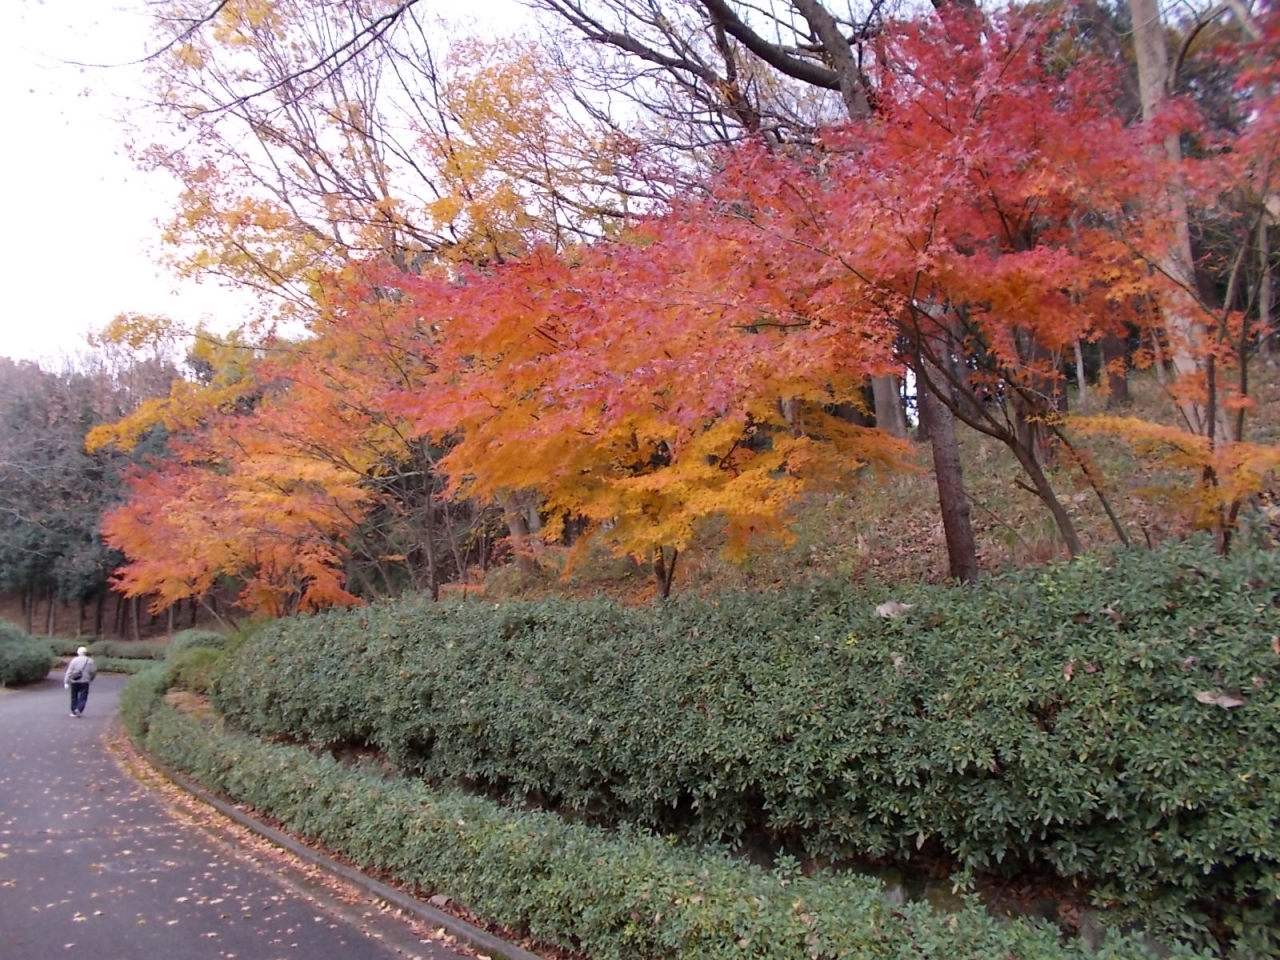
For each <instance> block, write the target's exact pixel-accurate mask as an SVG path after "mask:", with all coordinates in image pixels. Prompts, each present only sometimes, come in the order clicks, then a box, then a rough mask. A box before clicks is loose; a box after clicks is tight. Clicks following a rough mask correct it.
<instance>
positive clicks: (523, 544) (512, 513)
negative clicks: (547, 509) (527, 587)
mask: <svg viewBox="0 0 1280 960" xmlns="http://www.w3.org/2000/svg"><path fill="white" fill-rule="evenodd" d="M498 504H499V505H500V506H501V507H502V514H503V516H504V517H505V518H506V521H507V531H508V532H509V533H510V535H511V549H512V552H513V553H514V554H515V558H516V569H518V570H519V571H520V573H521V574H522V575H524V576H533V574H534V571H535V569H536V568H535V566H534V562H533V553H532V551H531V550H530V545H529V522H528V520H527V519H526V518H525V513H524V510H523V509H522V508H521V506H520V504H519V502H518V501H517V500H516V497H515V494H513V493H510V492H508V491H503V492H502V493H501V494H499V495H498Z"/></svg>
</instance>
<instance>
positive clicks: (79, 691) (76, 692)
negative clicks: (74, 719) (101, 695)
mask: <svg viewBox="0 0 1280 960" xmlns="http://www.w3.org/2000/svg"><path fill="white" fill-rule="evenodd" d="M88 702H89V684H87V683H74V682H73V683H72V684H71V712H72V713H84V705H85V704H86V703H88Z"/></svg>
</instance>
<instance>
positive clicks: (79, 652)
mask: <svg viewBox="0 0 1280 960" xmlns="http://www.w3.org/2000/svg"><path fill="white" fill-rule="evenodd" d="M88 655H89V648H88V647H81V648H80V649H79V650H77V651H76V656H77V657H87V656H88Z"/></svg>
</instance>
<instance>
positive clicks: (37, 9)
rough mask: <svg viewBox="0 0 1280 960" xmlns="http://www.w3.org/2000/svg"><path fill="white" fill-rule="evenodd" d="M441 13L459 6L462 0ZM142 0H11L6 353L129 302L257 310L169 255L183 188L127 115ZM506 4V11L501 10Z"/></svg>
mask: <svg viewBox="0 0 1280 960" xmlns="http://www.w3.org/2000/svg"><path fill="white" fill-rule="evenodd" d="M438 7H439V8H440V9H441V10H442V11H443V10H446V9H450V8H452V11H451V12H461V11H459V10H458V8H457V6H456V5H455V4H454V3H452V2H445V3H440V4H438ZM143 8H144V4H143V0H0V103H3V104H4V105H5V117H4V128H3V129H4V132H3V133H2V134H0V196H2V197H3V201H2V206H0V209H2V210H3V216H2V217H0V224H2V228H0V281H2V284H0V286H2V288H3V294H2V295H0V355H3V356H9V357H13V358H15V359H29V360H45V361H49V362H51V363H57V362H58V361H59V360H60V358H62V357H64V356H67V355H71V354H74V353H76V352H77V351H78V350H80V349H82V348H83V346H84V336H85V333H86V332H88V331H89V330H92V329H98V328H101V327H102V326H104V325H105V324H107V323H108V322H110V320H111V319H112V318H113V317H115V316H116V315H117V314H120V313H147V314H157V313H159V314H165V315H168V316H170V317H173V318H174V319H176V320H179V321H182V322H184V323H187V324H191V325H194V323H196V322H197V321H205V322H206V323H207V325H209V326H210V327H212V328H214V329H218V328H228V327H231V326H234V325H235V324H236V323H237V322H238V321H239V320H240V319H241V318H242V317H243V316H244V315H245V314H246V313H247V312H248V302H247V300H246V299H245V298H244V296H243V295H241V294H234V293H231V292H229V291H225V290H222V289H220V288H218V287H217V286H215V285H213V284H212V283H204V284H196V283H194V282H190V281H182V280H178V279H176V278H174V277H172V276H169V275H167V274H164V273H162V271H161V268H160V267H159V266H157V262H156V261H157V256H156V255H157V251H158V246H159V245H158V242H157V237H158V233H159V231H158V229H157V227H156V222H157V221H158V220H161V219H163V218H164V217H165V215H166V211H167V210H168V209H169V207H170V205H171V200H172V198H173V197H174V195H175V192H176V187H175V185H174V184H173V182H172V181H171V180H169V179H168V178H167V177H164V176H162V175H159V174H155V175H152V174H143V173H141V172H139V171H138V170H136V169H135V168H134V167H133V165H132V163H131V162H130V161H129V159H128V157H127V156H126V155H125V151H124V149H123V147H124V143H125V138H126V133H125V131H124V129H123V128H122V127H121V126H120V124H119V122H118V118H119V116H120V115H121V114H122V113H123V112H124V111H126V110H127V109H129V107H130V105H131V104H134V105H136V101H137V100H138V98H139V96H140V95H141V88H140V86H139V77H140V73H141V71H140V69H139V68H136V67H129V66H121V67H117V68H113V69H93V68H82V67H77V66H73V65H71V63H75V62H81V63H108V64H127V63H129V62H130V61H134V60H137V59H138V58H139V57H140V56H141V55H142V54H143V53H144V52H146V41H147V36H148V21H147V18H146V16H145V15H144V14H143V12H142V11H143ZM465 9H466V14H467V16H468V19H472V18H475V19H479V20H482V21H487V22H489V23H494V24H500V26H498V27H497V29H503V28H504V27H505V28H506V29H511V27H512V17H513V15H514V17H515V19H516V20H517V21H518V20H519V19H522V16H521V14H522V13H523V11H521V10H520V9H519V8H518V7H517V6H516V5H515V4H514V3H513V2H512V0H469V2H468V3H467V4H466V5H465ZM499 9H500V10H501V11H502V13H501V14H499V13H498V12H497V11H498V10H499Z"/></svg>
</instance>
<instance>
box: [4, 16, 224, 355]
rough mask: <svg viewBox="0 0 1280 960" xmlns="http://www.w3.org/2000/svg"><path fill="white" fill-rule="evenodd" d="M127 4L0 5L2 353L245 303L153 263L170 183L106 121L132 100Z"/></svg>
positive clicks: (139, 36)
mask: <svg viewBox="0 0 1280 960" xmlns="http://www.w3.org/2000/svg"><path fill="white" fill-rule="evenodd" d="M140 8H141V3H140V2H135V0H117V2H112V0H0V103H3V104H4V105H5V108H6V110H5V113H6V116H5V132H4V135H3V137H0V142H3V144H4V146H3V148H2V149H0V184H3V198H4V199H3V207H2V209H3V211H4V214H3V225H4V226H3V229H2V230H0V277H3V290H4V293H3V296H2V297H0V355H5V356H9V357H13V358H17V359H31V360H37V359H39V360H49V361H51V362H57V361H58V359H59V358H60V357H62V356H63V355H67V354H72V353H75V352H76V351H77V350H79V349H80V348H81V347H82V346H83V344H84V335H85V333H86V332H87V331H88V330H90V329H96V328H99V327H101V326H103V325H104V324H106V323H107V322H109V321H110V320H111V319H112V318H113V317H114V316H116V315H117V314H119V313H125V312H129V313H164V314H168V315H170V316H172V317H174V318H176V319H179V320H183V321H187V322H195V321H197V320H202V319H211V320H214V321H215V322H217V321H218V320H219V319H223V318H225V320H226V322H225V323H219V324H218V325H220V326H229V325H232V324H233V323H234V322H235V318H236V316H237V315H239V314H241V313H243V312H244V309H245V307H244V301H243V300H242V299H241V298H240V297H239V296H236V295H232V294H229V293H227V292H224V291H220V290H219V289H217V288H216V287H213V286H211V285H209V284H201V285H197V284H194V283H190V282H180V281H177V280H175V279H173V278H171V277H169V276H164V275H161V271H160V269H159V267H157V265H156V262H155V260H156V258H155V252H156V249H157V243H156V239H155V238H156V235H157V232H158V231H157V229H156V227H155V222H156V221H157V220H158V219H160V218H161V217H163V216H164V214H165V211H166V209H167V207H168V205H169V202H170V199H171V198H172V196H173V194H174V189H175V188H174V186H173V184H172V182H171V181H168V180H167V179H166V178H163V177H160V176H150V175H144V174H142V173H140V172H138V171H137V170H135V169H134V168H133V166H132V164H131V163H130V161H129V160H128V158H127V157H126V156H125V155H124V151H123V149H122V147H123V143H124V139H125V134H124V132H123V130H122V129H121V128H120V126H119V125H118V123H117V121H116V118H117V117H118V116H119V114H120V113H122V112H123V111H124V110H125V109H127V107H128V106H129V103H130V101H131V100H132V99H135V98H136V97H137V96H138V87H137V80H138V76H139V71H138V70H137V69H136V68H133V67H119V68H115V69H87V68H80V67H75V66H70V65H68V63H67V62H66V61H81V62H94V63H126V62H128V61H130V60H134V59H136V58H137V57H138V56H139V55H140V54H141V53H142V52H143V50H144V43H145V40H146V36H147V22H146V20H145V18H144V17H143V16H142V14H141V13H140V12H139V10H140Z"/></svg>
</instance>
